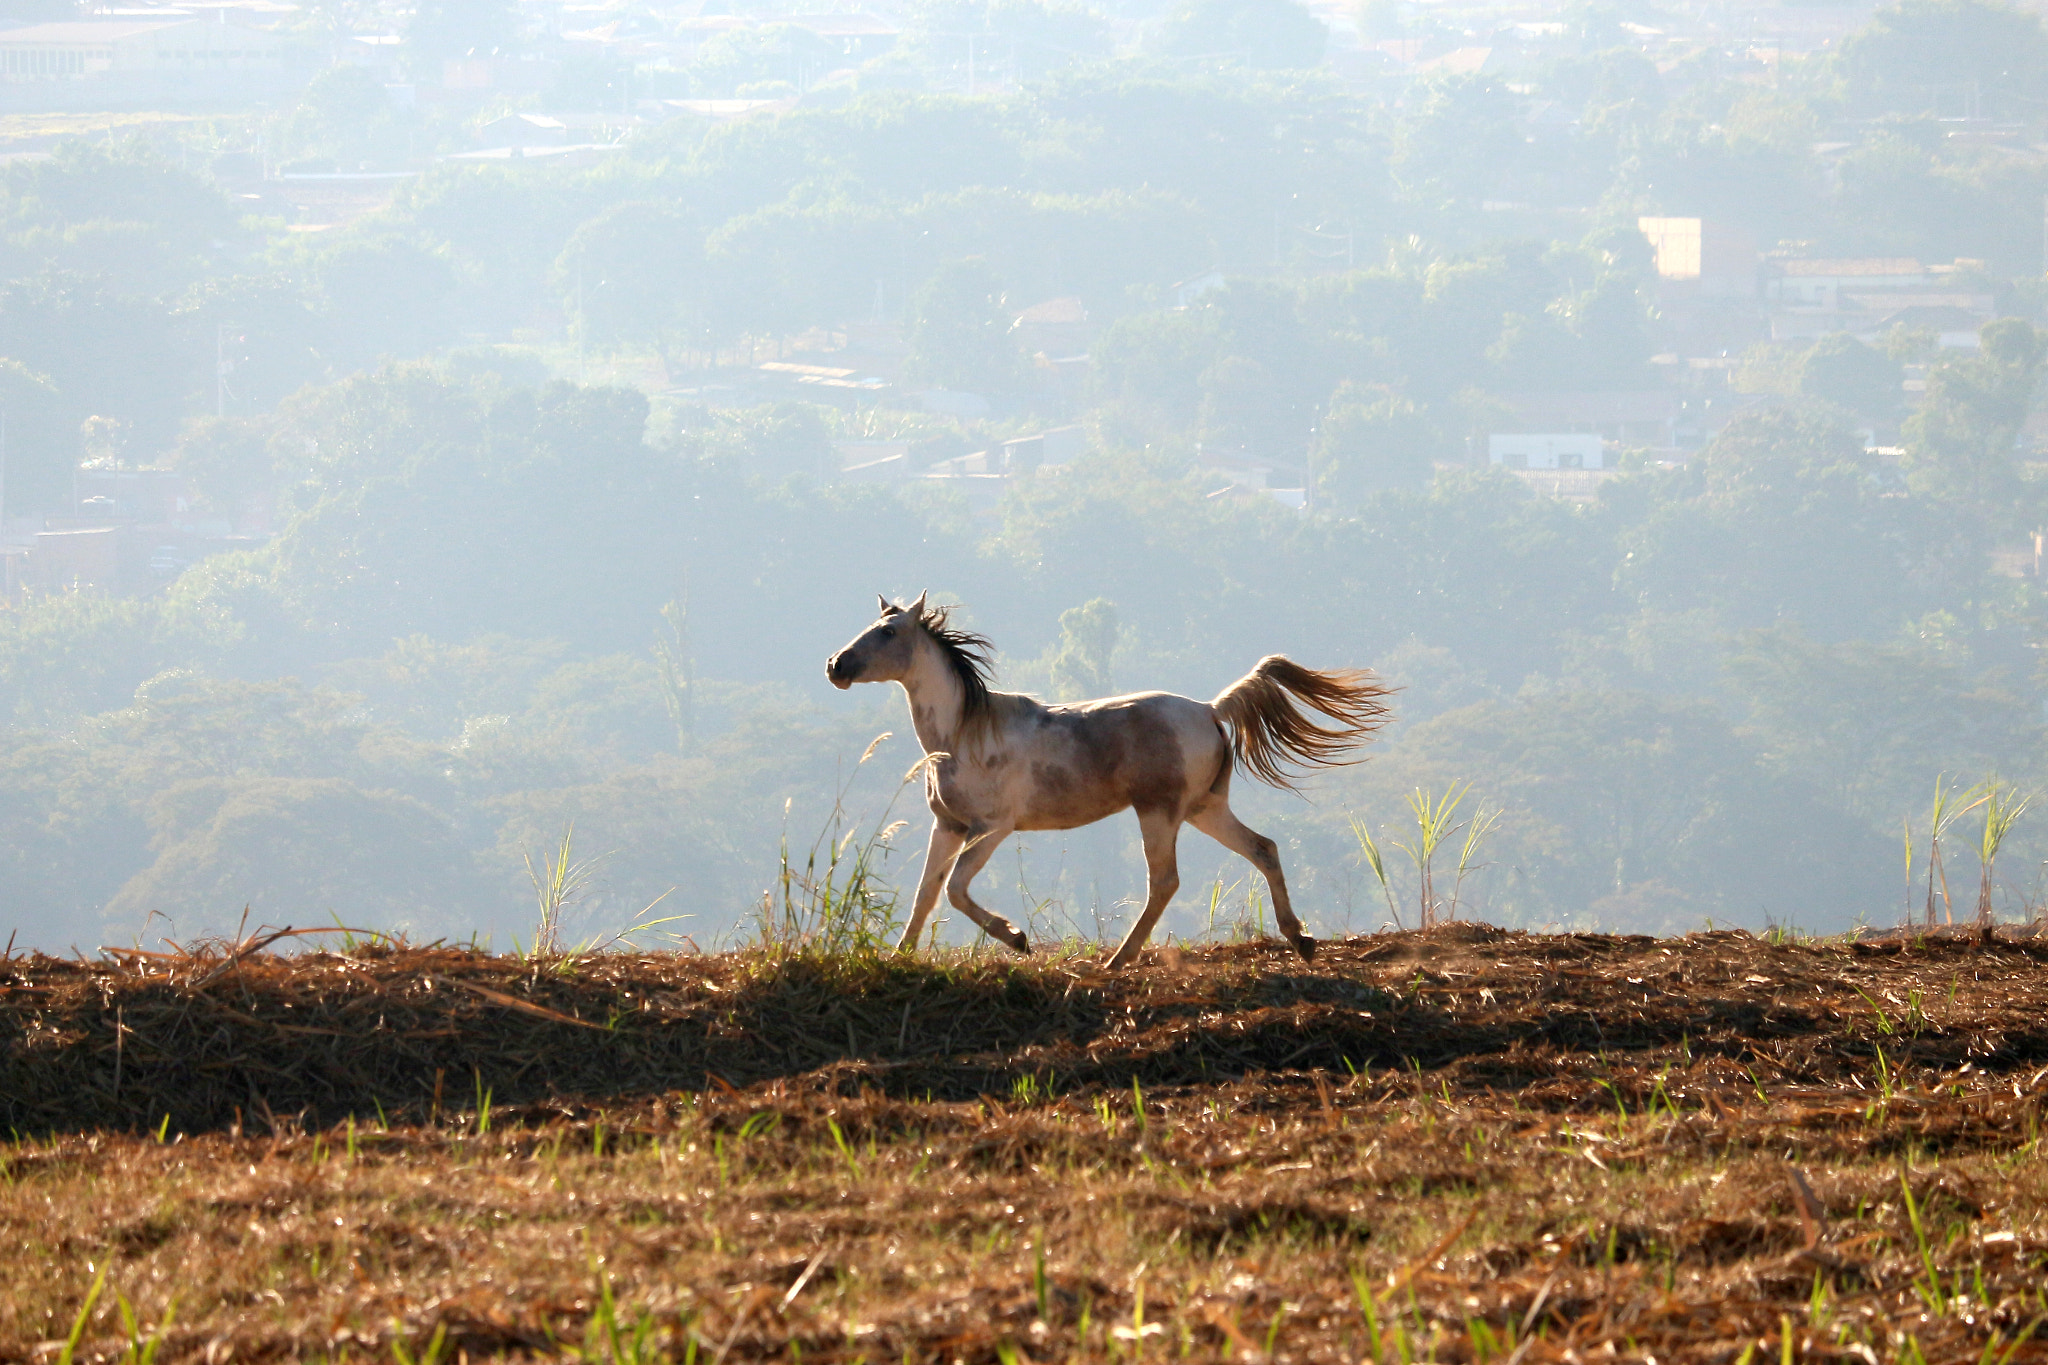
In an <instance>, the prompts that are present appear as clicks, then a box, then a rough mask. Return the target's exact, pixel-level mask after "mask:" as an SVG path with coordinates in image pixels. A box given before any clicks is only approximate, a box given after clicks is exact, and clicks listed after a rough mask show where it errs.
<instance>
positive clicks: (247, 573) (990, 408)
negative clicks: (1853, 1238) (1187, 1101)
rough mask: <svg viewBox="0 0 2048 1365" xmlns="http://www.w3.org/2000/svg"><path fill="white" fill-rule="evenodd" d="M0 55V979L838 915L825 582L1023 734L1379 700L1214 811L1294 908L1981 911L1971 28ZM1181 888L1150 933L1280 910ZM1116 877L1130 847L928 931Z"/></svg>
mask: <svg viewBox="0 0 2048 1365" xmlns="http://www.w3.org/2000/svg"><path fill="white" fill-rule="evenodd" d="M0 10H4V16H5V20H6V27H5V28H0V272H4V274H0V279H4V283H0V357H4V358H0V560H4V567H5V576H4V595H0V727H4V729H0V765H4V774H0V931H4V932H6V933H7V934H9V935H11V936H12V940H13V942H14V945H15V949H16V950H17V951H18V950H20V949H23V948H39V949H43V950H45V951H48V952H53V953H64V952H68V951H70V950H71V949H72V948H73V947H77V948H80V949H83V950H84V951H86V952H88V953H90V952H92V951H94V950H95V949H96V948H98V947H99V946H100V945H136V944H140V945H142V946H143V947H145V948H156V947H160V946H161V941H162V940H164V939H169V940H172V941H174V942H178V943H189V942H191V941H194V940H199V939H205V938H209V937H218V936H232V935H235V934H237V933H238V932H245V931H246V929H247V928H253V927H255V926H258V925H271V926H285V925H297V926H301V927H304V926H309V925H334V924H337V923H338V924H342V925H347V926H349V927H351V928H355V929H369V930H376V931H382V932H388V933H402V934H403V935H405V936H406V937H408V938H410V939H411V940H412V941H413V942H415V943H420V942H429V941H432V940H436V939H444V940H447V941H449V942H460V943H470V942H474V943H475V944H477V945H478V946H487V947H492V948H495V949H497V950H499V951H505V950H510V949H511V948H513V947H514V946H515V944H527V945H529V946H530V945H531V943H532V940H533V936H534V935H535V934H536V932H537V929H538V926H537V920H536V905H537V902H540V901H545V900H547V897H548V888H547V883H549V882H550V879H551V878H557V879H558V880H557V885H556V890H557V892H562V893H563V894H558V895H557V896H556V903H557V904H558V906H559V908H560V910H561V918H560V922H559V923H557V924H555V925H553V926H551V927H550V928H549V930H548V931H549V932H551V933H555V934H558V935H559V936H560V939H561V940H562V941H564V942H571V941H574V942H590V941H596V940H602V939H604V938H605V937H606V936H609V935H612V934H615V933H618V932H620V931H622V930H626V929H628V928H629V927H630V926H632V925H634V924H636V923H638V924H640V925H641V926H642V929H641V931H640V933H639V934H637V935H636V941H638V942H641V943H642V944H643V945H645V946H650V947H654V946H677V945H681V946H685V947H690V946H694V947H697V948H701V949H704V950H707V951H708V950H711V949H713V948H717V947H721V946H732V945H735V944H738V943H742V942H746V941H750V940H751V939H753V938H754V937H755V936H756V935H757V934H758V933H760V932H761V927H762V926H761V917H762V916H763V914H764V913H765V914H766V915H767V916H768V917H769V919H770V920H773V918H774V917H775V915H776V914H777V913H778V907H780V906H784V905H785V902H786V898H787V890H788V881H787V876H786V873H787V872H788V869H790V868H796V869H798V870H799V871H801V869H802V868H803V867H804V866H805V865H806V864H807V863H811V862H812V860H816V861H817V863H818V864H820V865H822V864H824V863H828V862H830V860H831V859H832V857H833V856H834V853H835V850H848V851H849V852H847V853H846V855H845V856H848V857H852V856H855V855H854V854H853V853H852V852H851V850H859V854H858V856H859V857H860V858H862V859H864V860H866V861H865V862H864V863H863V864H862V866H863V868H864V869H866V870H870V871H872V872H873V873H875V874H876V876H877V878H878V880H879V881H880V882H883V883H886V884H887V885H888V886H891V887H894V888H897V889H898V890H899V891H901V892H902V893H903V894H905V895H907V890H908V888H910V887H913V886H914V885H915V884H916V882H917V879H918V875H919V871H920V863H921V860H922V857H923V850H924V837H925V830H926V828H927V822H928V819H929V815H928V812H927V811H926V810H925V809H924V800H923V792H922V789H921V786H920V783H921V776H918V775H911V776H906V775H907V774H911V771H912V769H913V765H914V764H916V763H917V761H918V760H919V759H920V758H921V757H922V753H921V750H920V749H919V747H918V744H917V742H916V739H915V737H914V735H913V733H912V727H911V716H910V714H909V712H908V709H907V708H906V706H905V704H904V700H903V696H902V694H901V693H900V692H899V691H898V690H897V689H895V688H893V687H872V688H858V689H853V690H850V691H844V692H842V691H838V690H835V689H834V688H833V686H832V685H831V682H830V681H829V680H828V679H827V677H826V676H825V671H824V666H825V660H826V658H827V656H828V655H830V654H831V653H832V652H833V651H834V650H836V649H839V648H840V647H841V646H842V645H844V644H845V643H846V642H847V641H848V640H850V639H852V638H854V637H855V636H857V635H858V634H859V633H860V632H861V631H863V630H865V629H867V628H868V627H869V626H870V625H871V624H872V623H873V622H874V620H875V613H876V610H877V608H876V595H877V594H883V595H885V596H886V597H887V598H889V599H890V600H892V601H896V602H909V601H911V600H912V599H915V598H917V597H918V596H919V595H920V594H929V600H930V601H931V602H932V603H933V604H943V605H946V606H949V607H951V608H952V612H951V616H950V619H951V621H952V622H953V623H954V625H955V626H956V627H958V628H960V629H962V630H966V631H970V632H972V633H974V634H976V635H980V636H984V637H986V638H987V639H988V640H989V641H991V642H993V647H994V650H995V659H994V662H995V681H994V685H995V686H996V687H998V688H1001V689H1004V690H1007V691H1015V692H1025V693H1029V694H1031V695H1033V696H1035V697H1038V698H1040V699H1042V700H1045V701H1048V702H1067V701H1078V700H1084V699H1090V698H1098V697H1103V696H1108V695H1112V694H1116V693H1121V692H1130V691H1143V690H1153V689H1157V690H1163V691H1170V692H1175V693H1182V694H1185V695H1187V696H1190V697H1194V698H1198V699H1203V700H1206V699H1208V698H1211V697H1215V696H1217V695H1218V694H1219V693H1220V692H1222V690H1223V689H1224V688H1226V687H1227V686H1229V685H1230V684H1231V683H1232V682H1233V681H1234V680H1236V679H1238V678H1241V677H1243V676H1245V675H1246V673H1247V671H1248V670H1250V669H1251V668H1252V667H1253V665H1254V664H1255V663H1256V662H1257V661H1258V660H1259V659H1261V658H1262V657H1263V656H1266V655H1271V654H1284V655H1286V656H1288V657H1289V658H1291V659H1294V660H1297V661H1299V662H1300V663H1302V664H1304V665H1306V666H1308V667H1310V668H1314V669H1329V670H1340V669H1354V668H1370V669H1372V670H1374V671H1376V673H1377V674H1378V675H1379V676H1380V677H1381V678H1382V679H1383V680H1384V681H1385V682H1386V684H1388V685H1389V686H1390V687H1393V688H1396V689H1398V691H1395V692H1394V693H1393V695H1392V697H1391V701H1390V705H1391V708H1392V711H1393V719H1392V721H1391V722H1390V723H1389V724H1388V725H1387V726H1386V727H1385V728H1384V729H1383V730H1381V731H1380V733H1379V734H1378V735H1377V737H1376V738H1375V739H1374V740H1373V742H1372V743H1370V744H1369V745H1366V746H1365V747H1363V748H1361V749H1360V750H1358V752H1357V753H1355V754H1353V755H1351V756H1352V757H1357V758H1362V759H1363V760H1364V761H1362V762H1360V763H1357V764H1355V765H1352V766H1344V767H1337V768H1332V769H1327V770H1318V771H1315V772H1313V773H1311V774H1309V775H1307V776H1305V777H1304V778H1303V779H1302V790H1301V793H1300V794H1298V795H1297V794H1294V793H1291V792H1287V791H1284V790H1278V789H1275V788H1273V787H1270V786H1265V785H1260V784H1258V783H1255V782H1251V781H1249V780H1240V781H1239V783H1238V785H1237V787H1236V789H1235V793H1234V796H1233V800H1234V801H1235V803H1236V806H1237V809H1238V812H1239V814H1240V815H1241V816H1242V817H1243V820H1244V822H1245V823H1246V825H1248V826H1250V827H1251V828H1252V829H1254V830H1257V831H1259V832H1261V833H1263V834H1265V835H1269V836H1271V838H1272V839H1273V840H1274V841H1275V842H1276V843H1277V845H1278V848H1279V857H1280V859H1281V861H1282V862H1284V864H1285V866H1286V868H1287V876H1288V880H1289V884H1290V886H1291V888H1292V890H1293V904H1294V908H1295V909H1296V910H1297V911H1298V912H1299V913H1300V914H1301V916H1302V919H1303V921H1304V923H1305V925H1306V929H1307V932H1308V933H1309V934H1310V935H1313V936H1315V937H1318V938H1322V939H1326V940H1335V939H1341V938H1343V937H1344V936H1346V935H1356V934H1361V933H1368V932H1371V931H1374V930H1377V929H1379V928H1382V927H1387V926H1395V925H1401V926H1405V927H1408V928H1414V927H1416V925H1417V924H1418V922H1424V921H1430V920H1436V919H1443V918H1453V917H1454V918H1457V919H1477V920H1484V921H1488V922H1491V923H1493V924H1497V925H1503V926H1511V927H1521V928H1531V929H1536V928H1553V929H1605V930H1615V931H1626V932H1636V933H1647V934H1677V933H1685V932H1689V931H1692V930H1696V929H1700V928H1702V927H1706V926H1709V925H1719V926H1723V927H1726V926H1743V927H1749V928H1753V929H1758V930H1762V929H1763V928H1765V927H1766V926H1772V925H1777V926H1796V927H1798V928H1800V929H1802V930H1807V931H1814V932H1824V933H1837V932H1842V931H1846V930H1849V929H1851V928H1854V927H1856V926H1859V925H1870V926H1875V927H1887V926H1891V925H1895V924H1898V923H1900V922H1901V921H1902V920H1906V919H1908V918H1910V919H1912V920H1913V921H1915V922H1919V923H1925V922H1926V921H1927V920H1928V919H1929V917H1932V918H1933V919H1934V920H1935V922H1937V923H1947V922H1951V921H1953V922H1957V923H1960V922H1964V921H1966V920H1967V921H1975V920H1976V919H1977V918H1978V917H1979V915H1980V913H1981V914H1987V915H1989V916H1992V917H1996V918H1999V919H2003V920H2008V921H2013V920H2021V919H2032V918H2035V917H2036V915H2037V914H2038V907H2039V905H2040V904H2041V902H2042V900H2043V898H2044V897H2048V884H2044V882H2043V879H2042V875H2041V874H2042V870H2043V869H2044V867H2048V862H2044V859H2048V809H2043V810H2039V811H2029V810H2028V809H2027V808H2026V803H2027V802H2028V801H2029V799H2030V797H2031V794H2032V793H2033V792H2034V791H2036V790H2037V789H2039V788H2041V787H2043V786H2044V785H2048V745H2044V741H2048V735H2044V715H2048V711H2044V708H2048V691H2044V686H2048V672H2044V661H2043V659H2042V657H2041V653H2040V651H2041V648H2042V645H2043V642H2044V641H2048V599H2044V596H2043V593H2042V589H2041V581H2042V580H2041V571H2042V556H2043V546H2044V541H2043V535H2042V530H2043V528H2044V527H2048V413H2044V411H2043V407H2042V403H2041V383H2040V375H2041V372H2042V368H2043V365H2044V361H2048V333H2044V332H2043V331H2040V330H2037V327H2039V326H2042V325H2048V273H2044V249H2048V32H2044V29H2043V25H2042V22H2041V19H2040V17H2039V15H2038V14H2037V13H2036V12H2035V10H2033V9H2031V8H2014V7H2008V6H2006V5H2003V4H1999V3H1990V2H1989V0H1901V3H1898V4H1896V5H1889V6H1873V5H1869V4H1799V3H1785V4H1746V3H1715V4H1705V3H1698V4H1694V3H1668V4H1659V3H1652V0H1623V2H1622V3H1616V4H1607V3H1572V4H1566V5H1549V6H1546V5H1542V4H1535V3H1531V4H1523V5H1515V4H1505V3H1503V4H1484V3H1452V2H1450V0H1446V3H1421V2H1420V0H1357V2H1356V3H1347V2H1346V0H1317V3H1313V4H1310V5H1307V6H1304V5H1302V4H1298V3H1295V0H1165V2H1164V3H1160V2H1159V0H1103V3H1101V4H1099V5H1090V4H1086V3H1079V2H1073V3H1069V2H1067V0H1053V2H1051V3H1042V2H1041V0H989V3H985V4H984V3H976V2H975V0H907V2H906V3H896V2H895V0H877V2H876V3H872V4H866V5H861V6H856V5H854V4H852V3H851V2H850V0H848V3H836V2H835V3H831V4H829V5H826V4H822V3H821V5H820V7H818V8H815V9H804V8H802V7H796V8H792V7H790V6H789V5H786V4H780V3H777V2H776V0H686V2H685V3H680V4H665V3H626V2H625V0H619V2H618V3H607V2H606V0H522V2H521V3H512V0H422V3H421V4H420V5H419V7H418V8H417V9H411V8H404V7H400V6H396V5H385V4H379V3H373V2H372V0H304V2H303V3H293V2H292V0H194V2H193V3H189V4H183V5H179V6H176V7H167V6H166V7H149V6H133V7H123V8H119V9H113V8H106V9H91V8H83V7H78V6H74V5H72V4H68V3H66V2H65V0H4V3H0ZM885 733H886V734H887V735H888V737H887V738H883V739H879V740H878V739H877V737H878V736H882V735H884V734H885ZM1944 802H1945V806H1943V805H1942V803H1944ZM898 821H903V822H907V823H906V824H904V825H902V826H901V827H900V828H897V827H896V823H897V822H898ZM1432 830H1433V831H1434V833H1432ZM1937 834H1938V835H1940V836H1941V838H1940V842H1939V844H1938V846H1937V845H1936V844H1935V842H1934V840H1933V837H1932V836H1934V835H1937ZM2001 839H2002V844H2001V842H2000V841H2001ZM1432 840H1434V841H1436V843H1437V844H1438V846H1437V847H1435V848H1434V850H1433V852H1431V851H1428V850H1427V849H1426V848H1425V846H1426V845H1428V844H1429V843H1430V842H1431V841H1432ZM1404 846H1405V847H1404ZM1425 852H1427V853H1428V856H1426V857H1425V856H1424V855H1425ZM1937 854H1938V856H1936V855H1937ZM1993 854H1995V861H1994V859H1993V857H1992V855H1993ZM572 874H573V875H572ZM1179 876H1180V889H1179V893H1178V896H1177V898H1176V899H1175V900H1174V901H1173V903H1172V904H1171V906H1170V907H1169V908H1168V909H1167V910H1166V912H1165V915H1164V918H1163V919H1162V920H1161V921H1160V922H1159V926H1158V929H1157V931H1156V932H1155V933H1154V935H1153V942H1154V943H1155V944H1163V943H1166V942H1168V941H1169V939H1170V940H1173V941H1179V942H1183V943H1186V942H1194V941H1200V940H1204V939H1225V938H1229V937H1232V936H1242V935H1246V934H1271V933H1274V932H1275V929H1274V923H1273V918H1272V908H1273V907H1272V905H1271V901H1270V898H1269V895H1268V892H1267V890H1266V887H1265V885H1264V883H1262V882H1261V881H1260V880H1259V879H1258V877H1257V876H1256V874H1255V873H1254V871H1253V869H1252V866H1251V864H1249V863H1247V862H1246V861H1245V860H1244V859H1242V858H1240V857H1238V856H1237V855H1236V854H1233V853H1231V852H1230V851H1229V850H1227V849H1225V848H1224V847H1222V846H1221V845H1218V844H1215V843H1213V842H1211V841H1210V840H1209V839H1207V838H1204V837H1202V836H1200V835H1198V834H1196V833H1194V832H1193V831H1188V832H1185V833H1184V834H1183V836H1182V838H1181V841H1180V868H1179ZM1145 877H1146V864H1145V859H1144V857H1143V856H1142V854H1141V850H1140V844H1139V830H1138V823H1137V821H1136V820H1135V819H1133V818H1132V817H1131V816H1130V815H1129V814H1127V813H1126V814H1122V815H1118V816H1116V817H1114V818H1112V819H1110V820H1108V821H1106V822H1104V823H1101V824H1095V825H1090V826H1087V827H1085V828H1081V829H1076V830H1073V831H1069V832H1046V831H1040V832H1032V833H1023V834H1019V835H1016V836H1015V837H1013V838H1012V839H1010V840H1008V841H1007V842H1005V843H1004V844H1003V845H1002V846H1001V847H1000V848H999V849H997V850H996V851H995V853H994V855H993V856H992V857H991V858H990V859H989V861H988V864H987V866H986V868H985V869H983V870H982V871H981V872H980V876H979V880H978V881H977V883H976V894H977V895H978V896H979V897H980V898H981V900H982V901H983V902H984V903H985V904H986V905H987V906H988V907H989V908H990V909H991V910H992V911H994V912H995V913H997V914H999V915H1001V916H1003V917H1006V918H1007V920H1008V921H1010V922H1012V923H1014V924H1015V925H1017V926H1019V927H1020V928H1021V929H1022V930H1024V931H1025V932H1026V933H1028V935H1029V936H1030V937H1032V938H1033V939H1034V940H1036V939H1051V940H1059V939H1066V938H1080V939H1085V940H1090V941H1093V940H1098V939H1099V940H1104V941H1107V942H1112V943H1113V942H1114V941H1115V939H1116V937H1117V936H1118V935H1119V934H1120V933H1122V932H1123V931H1124V930H1125V929H1126V928H1128V926H1129V925H1130V923H1131V922H1132V918H1133V915H1134V912H1135V909H1136V907H1138V906H1140V905H1142V904H1143V897H1144V894H1145ZM565 886H566V891H564V888H565ZM899 909H907V902H906V903H905V904H904V905H902V906H901V907H899ZM939 918H940V927H939V930H938V933H939V937H940V940H941V941H944V942H950V943H955V944H966V943H969V942H973V941H975V940H976V939H977V938H978V937H979V934H978V931H977V930H976V929H975V927H974V926H973V925H972V924H970V923H968V922H967V921H965V920H964V919H963V918H962V917H961V916H960V915H959V914H957V913H954V912H953V911H951V910H950V909H948V907H946V906H945V905H943V904H942V905H941V906H940V911H939ZM989 946H990V947H991V948H993V945H989ZM438 1103H439V1095H438V1091H437V1092H436V1104H437V1105H438ZM1789 1349H1790V1348H1789V1347H1788V1348H1787V1350H1788V1352H1789ZM1788 1358H1789V1355H1788Z"/></svg>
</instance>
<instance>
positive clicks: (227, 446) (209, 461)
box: [169, 417, 277, 517]
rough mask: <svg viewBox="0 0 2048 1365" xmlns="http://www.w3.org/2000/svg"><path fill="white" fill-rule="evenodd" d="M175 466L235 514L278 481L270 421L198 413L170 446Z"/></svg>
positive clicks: (196, 489)
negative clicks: (247, 502)
mask: <svg viewBox="0 0 2048 1365" xmlns="http://www.w3.org/2000/svg"><path fill="white" fill-rule="evenodd" d="M169 463H170V466H171V467H172V468H173V469H175V470H177V471H178V472H179V473H180V474H182V475H184V477H185V486H186V487H187V488H188V489H190V490H191V491H192V492H193V493H194V494H196V495H197V496H198V498H199V499H200V501H201V502H202V503H203V504H204V505H205V506H206V507H207V508H208V509H209V510H211V511H213V512H214V513H216V514H217V515H222V516H229V517H232V516H234V515H235V513H236V512H237V511H238V510H239V509H240V507H241V505H242V504H243V502H244V501H245V500H246V499H248V498H250V497H251V496H253V495H255V494H258V493H267V492H269V491H270V490H272V489H274V488H275V487H276V486H277V466H276V462H275V461H274V460H273V458H272V456H271V453H270V424H269V423H267V422H265V421H261V420H258V419H251V418H244V417H195V418H193V419H192V420H191V421H190V422H188V423H186V425H185V430H184V431H183V432H181V433H180V434H179V436H178V444H177V445H176V446H174V447H172V449H171V454H170V460H169Z"/></svg>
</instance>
